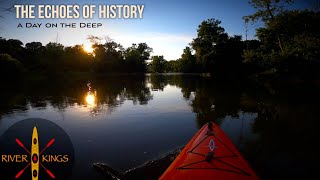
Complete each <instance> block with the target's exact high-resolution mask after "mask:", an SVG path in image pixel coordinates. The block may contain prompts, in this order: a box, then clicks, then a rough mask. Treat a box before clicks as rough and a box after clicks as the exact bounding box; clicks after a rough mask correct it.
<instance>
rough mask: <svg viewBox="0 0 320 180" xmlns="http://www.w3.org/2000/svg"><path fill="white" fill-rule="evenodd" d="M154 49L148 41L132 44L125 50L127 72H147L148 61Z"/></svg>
mask: <svg viewBox="0 0 320 180" xmlns="http://www.w3.org/2000/svg"><path fill="white" fill-rule="evenodd" d="M152 51H153V50H152V48H151V47H149V46H148V45H147V44H146V43H139V44H138V45H137V44H132V46H131V47H129V48H127V49H126V50H125V52H124V61H125V64H126V69H127V72H146V70H147V68H146V61H147V60H148V59H149V58H150V53H151V52H152Z"/></svg>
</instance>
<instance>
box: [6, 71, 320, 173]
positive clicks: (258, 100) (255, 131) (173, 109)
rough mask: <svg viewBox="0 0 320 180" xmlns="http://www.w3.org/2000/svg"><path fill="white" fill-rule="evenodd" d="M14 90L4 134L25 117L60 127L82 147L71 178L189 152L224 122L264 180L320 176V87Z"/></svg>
mask: <svg viewBox="0 0 320 180" xmlns="http://www.w3.org/2000/svg"><path fill="white" fill-rule="evenodd" d="M88 81H90V87H91V89H90V91H89V88H88V85H87V83H88ZM12 89H13V90H11V89H10V90H9V88H8V89H7V88H2V90H1V95H0V100H1V107H0V134H3V133H4V132H5V131H6V130H7V129H8V128H9V127H10V126H12V125H13V124H14V123H16V122H18V121H21V120H23V119H26V118H44V119H48V120H50V121H53V122H54V123H56V124H57V125H59V126H60V127H61V128H62V129H64V130H65V132H66V133H67V134H68V135H69V136H70V139H71V141H72V143H73V146H74V149H75V155H76V159H75V164H74V168H73V172H72V174H73V175H72V177H71V179H104V176H103V175H101V174H100V173H98V172H97V171H96V170H95V169H93V167H92V163H94V162H104V163H107V164H108V165H110V166H111V167H113V168H115V169H119V170H128V169H130V168H133V167H136V166H138V165H140V164H143V163H144V162H146V161H148V160H152V159H157V158H159V157H161V156H163V155H165V154H167V153H168V152H171V151H173V150H175V149H177V148H180V147H183V146H184V145H185V144H186V143H187V142H188V141H189V140H190V138H191V137H192V136H193V135H194V134H195V133H196V132H197V130H198V129H199V128H200V127H201V126H202V125H204V124H205V123H206V122H208V121H215V122H217V123H218V124H220V126H221V127H222V129H223V130H224V131H225V132H226V133H227V135H228V136H229V137H230V138H231V140H232V141H233V142H234V143H235V145H236V146H237V147H238V148H239V150H240V151H241V153H242V154H243V155H244V156H245V158H246V159H247V160H248V161H249V163H250V164H251V166H252V167H253V168H254V169H255V170H256V171H257V173H258V174H259V176H260V177H262V179H277V178H279V177H282V178H289V177H295V178H296V177H298V176H300V177H306V176H307V175H309V174H312V173H314V172H316V171H317V169H316V166H315V165H314V163H316V164H318V163H317V162H318V160H319V155H318V153H319V152H320V151H319V148H318V143H317V142H319V140H318V137H319V132H320V130H319V127H320V126H319V124H320V123H319V121H320V118H319V110H320V108H319V107H320V103H319V100H320V98H319V95H318V94H319V92H320V91H319V89H320V88H316V87H309V86H299V87H297V86H295V85H294V86H293V85H291V86H286V87H282V86H281V88H280V87H278V88H271V87H267V88H266V87H263V88H262V87H261V86H258V85H253V84H248V83H236V84H230V83H228V82H224V83H221V82H216V81H213V80H211V79H210V78H207V77H200V76H198V75H146V76H121V77H108V78H102V79H86V80H76V81H57V82H53V81H50V82H38V83H30V84H26V85H22V86H21V87H17V88H12ZM275 177H277V178H275Z"/></svg>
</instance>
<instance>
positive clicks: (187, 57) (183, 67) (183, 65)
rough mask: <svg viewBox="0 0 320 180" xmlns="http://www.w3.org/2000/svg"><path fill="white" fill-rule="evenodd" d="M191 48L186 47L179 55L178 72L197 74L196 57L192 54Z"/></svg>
mask: <svg viewBox="0 0 320 180" xmlns="http://www.w3.org/2000/svg"><path fill="white" fill-rule="evenodd" d="M191 51H192V50H191V48H190V47H189V46H187V47H186V48H185V49H184V50H183V54H182V55H181V58H180V59H178V64H179V71H180V72H189V73H190V72H197V71H198V68H197V62H196V57H195V56H194V55H193V54H192V52H191Z"/></svg>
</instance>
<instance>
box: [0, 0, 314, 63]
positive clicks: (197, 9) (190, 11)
mask: <svg viewBox="0 0 320 180" xmlns="http://www.w3.org/2000/svg"><path fill="white" fill-rule="evenodd" d="M62 2H63V3H62ZM39 3H41V4H79V5H83V4H96V5H99V4H143V5H145V8H144V13H143V18H142V19H98V18H94V19H86V20H84V19H81V18H79V19H41V20H40V19H16V18H15V12H14V13H8V12H1V13H0V16H3V18H0V23H1V25H0V37H3V38H6V39H19V40H21V41H22V42H23V43H27V42H32V41H39V42H42V43H43V44H47V43H48V42H55V41H56V39H57V35H58V42H59V43H61V44H63V45H65V46H71V45H75V44H86V43H88V40H87V39H86V38H87V36H88V35H94V36H99V37H104V36H109V37H110V38H111V39H113V40H114V41H116V42H118V43H120V44H122V45H123V46H124V47H128V46H130V45H131V44H132V43H139V42H146V43H147V44H148V45H149V46H150V47H152V48H153V51H154V53H153V54H152V55H164V58H165V59H167V60H173V59H177V58H179V57H180V56H181V54H182V52H183V49H184V48H185V47H186V46H187V45H188V44H189V43H190V42H191V41H192V39H193V38H195V37H196V35H197V28H198V25H199V24H200V23H201V22H202V21H204V20H206V19H209V18H216V19H218V20H221V21H222V24H221V26H222V27H224V28H225V30H226V32H227V33H228V34H229V35H242V36H243V38H244V37H245V25H244V21H243V20H242V17H243V16H245V15H249V14H252V13H254V12H255V9H253V8H252V7H251V6H250V5H249V4H248V0H222V1H220V0H219V1H218V0H197V1H192V0H190V1H186V0H88V1H84V0H81V1H71V0H64V1H58V0H55V1H54V0H25V1H22V0H16V1H10V0H0V5H1V6H0V8H1V9H3V8H5V7H8V5H10V4H11V5H12V4H39ZM308 5H310V4H309V3H307V2H305V1H303V0H298V2H297V3H296V4H295V5H294V7H295V8H305V7H307V6H308ZM28 22H30V23H43V24H44V23H54V22H57V23H60V22H66V23H73V22H74V23H79V22H88V23H96V22H100V23H102V24H103V26H102V27H100V28H96V29H89V28H76V29H71V28H51V29H47V28H43V27H42V28H17V25H18V24H19V23H28ZM256 27H257V25H253V26H249V39H253V38H254V33H255V28H256Z"/></svg>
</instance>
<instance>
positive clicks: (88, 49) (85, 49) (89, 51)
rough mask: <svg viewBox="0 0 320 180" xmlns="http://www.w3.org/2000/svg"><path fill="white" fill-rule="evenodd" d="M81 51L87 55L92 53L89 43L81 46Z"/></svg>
mask: <svg viewBox="0 0 320 180" xmlns="http://www.w3.org/2000/svg"><path fill="white" fill-rule="evenodd" d="M82 47H83V50H84V51H86V52H87V53H93V48H92V44H91V43H85V44H83V45H82Z"/></svg>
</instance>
